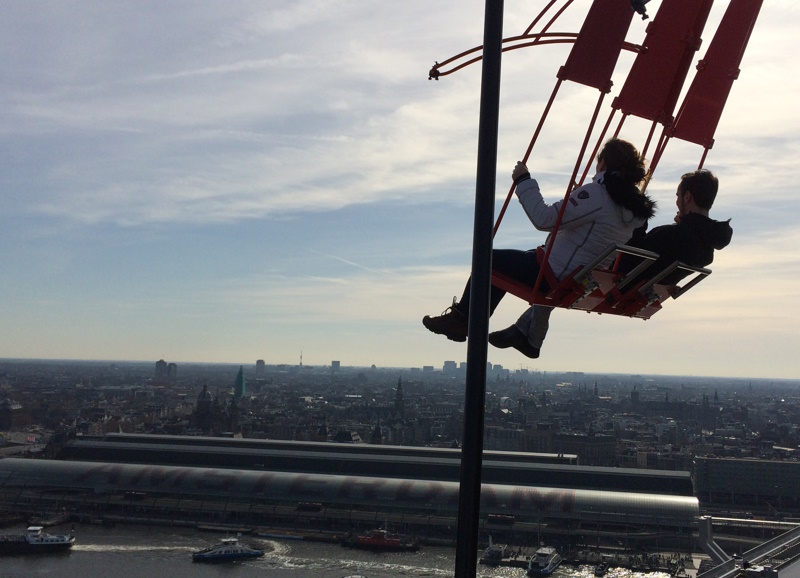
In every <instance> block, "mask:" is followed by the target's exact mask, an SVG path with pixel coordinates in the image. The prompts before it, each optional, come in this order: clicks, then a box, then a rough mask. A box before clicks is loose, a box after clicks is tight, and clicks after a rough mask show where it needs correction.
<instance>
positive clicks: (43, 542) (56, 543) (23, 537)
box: [0, 526, 75, 554]
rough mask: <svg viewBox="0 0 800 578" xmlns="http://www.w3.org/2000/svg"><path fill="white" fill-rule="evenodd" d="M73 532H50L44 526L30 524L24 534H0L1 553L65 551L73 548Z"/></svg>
mask: <svg viewBox="0 0 800 578" xmlns="http://www.w3.org/2000/svg"><path fill="white" fill-rule="evenodd" d="M74 543H75V537H74V536H73V535H72V534H48V533H46V532H45V531H44V526H28V529H27V531H26V532H25V533H24V534H5V535H2V536H0V554H38V553H48V552H64V551H68V550H69V549H70V548H72V545H73V544H74Z"/></svg>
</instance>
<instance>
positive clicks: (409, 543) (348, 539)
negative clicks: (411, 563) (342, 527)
mask: <svg viewBox="0 0 800 578" xmlns="http://www.w3.org/2000/svg"><path fill="white" fill-rule="evenodd" d="M342 546H347V547H349V548H360V549H362V550H374V551H377V552H416V551H417V550H419V540H417V539H416V538H410V537H408V536H403V535H401V534H392V533H391V532H389V531H388V530H370V531H369V532H367V533H365V534H357V535H353V534H348V535H347V536H345V538H344V540H343V541H342Z"/></svg>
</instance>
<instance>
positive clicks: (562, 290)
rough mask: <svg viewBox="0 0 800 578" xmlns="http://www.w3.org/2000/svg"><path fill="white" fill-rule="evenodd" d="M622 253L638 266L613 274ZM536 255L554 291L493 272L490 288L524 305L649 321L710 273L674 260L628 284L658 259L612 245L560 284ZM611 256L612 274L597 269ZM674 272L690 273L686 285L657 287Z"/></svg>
mask: <svg viewBox="0 0 800 578" xmlns="http://www.w3.org/2000/svg"><path fill="white" fill-rule="evenodd" d="M622 254H628V255H633V256H635V257H637V258H639V259H640V262H639V264H638V265H637V266H636V267H634V268H633V269H632V270H631V271H629V272H628V273H627V274H623V273H621V272H619V271H618V270H617V263H618V260H619V256H621V255H622ZM536 256H537V260H538V261H539V267H540V268H541V269H542V275H543V280H544V281H545V282H546V283H547V286H548V287H551V288H552V289H550V290H549V291H547V292H542V291H534V288H533V287H531V286H529V285H526V284H524V283H521V282H520V281H518V280H516V279H514V278H513V277H510V276H508V275H504V274H502V273H499V272H496V271H493V272H492V285H494V286H495V287H497V288H498V289H502V290H504V291H506V292H508V293H511V294H512V295H515V296H516V297H519V298H520V299H523V300H525V301H527V302H528V303H529V304H530V305H534V304H535V305H546V306H548V307H560V308H564V309H575V310H578V311H586V312H587V313H606V314H609V315H622V316H625V317H635V318H638V319H649V318H650V317H651V316H653V315H654V314H655V313H657V312H658V311H659V310H660V309H661V305H662V303H663V302H664V301H666V300H667V299H669V298H673V299H677V298H678V297H680V296H681V295H683V294H684V293H685V292H686V291H688V290H689V289H691V288H692V287H694V286H695V285H697V284H698V283H699V282H700V281H702V280H703V279H705V278H706V277H708V276H709V275H710V274H711V270H709V269H706V268H703V267H693V266H691V265H686V264H685V263H681V262H680V261H675V262H674V263H672V264H671V265H670V266H669V267H667V268H665V269H664V270H662V271H660V272H659V273H658V274H656V275H654V276H653V277H651V278H644V279H639V280H638V281H636V282H635V284H633V285H631V282H632V281H634V280H635V279H637V278H638V277H640V274H642V273H643V272H644V271H645V270H646V269H647V268H648V267H650V265H652V264H653V263H654V262H655V260H656V259H658V254H657V253H653V252H652V251H646V250H644V249H639V248H636V247H629V246H627V245H620V244H613V245H610V246H609V247H608V248H607V249H606V250H605V251H604V252H603V253H602V254H600V255H599V256H598V257H597V258H596V259H595V260H594V261H592V262H591V263H589V264H588V265H586V266H583V267H578V268H576V269H575V270H574V271H573V272H572V273H571V274H570V275H567V276H566V277H565V278H564V279H562V280H561V281H559V280H558V279H556V277H555V275H554V274H553V271H552V270H551V269H550V266H549V265H548V264H547V263H545V262H544V249H543V248H542V247H539V248H538V249H537V250H536ZM610 256H615V266H614V267H612V268H611V269H606V268H602V267H600V264H601V263H602V262H604V261H606V260H607V258H608V257H610ZM676 270H682V271H685V272H687V273H688V277H687V278H686V279H687V280H686V281H685V282H682V283H681V284H680V285H678V284H664V283H661V280H662V279H664V278H666V277H667V276H669V275H670V274H672V273H673V272H674V271H676Z"/></svg>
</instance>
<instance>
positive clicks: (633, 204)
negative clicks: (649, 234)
mask: <svg viewBox="0 0 800 578" xmlns="http://www.w3.org/2000/svg"><path fill="white" fill-rule="evenodd" d="M597 159H598V160H603V161H605V163H606V172H605V175H603V185H604V186H605V188H606V190H607V191H608V195H609V196H610V197H611V200H612V201H614V202H615V203H616V204H617V205H620V206H622V207H625V208H626V209H628V210H629V211H631V212H632V213H633V214H634V215H635V216H636V217H639V218H641V219H649V218H650V217H652V216H653V215H654V214H655V211H656V202H655V201H654V200H653V199H651V198H650V197H649V196H647V195H646V194H645V193H643V192H642V191H641V190H640V189H639V183H641V182H642V181H644V178H645V176H646V175H647V169H645V165H644V157H642V155H640V154H639V151H638V150H636V147H635V146H633V145H632V144H631V143H629V142H628V141H626V140H622V139H619V138H612V139H611V140H609V141H608V142H606V144H605V145H603V148H602V150H601V151H600V154H598V155H597Z"/></svg>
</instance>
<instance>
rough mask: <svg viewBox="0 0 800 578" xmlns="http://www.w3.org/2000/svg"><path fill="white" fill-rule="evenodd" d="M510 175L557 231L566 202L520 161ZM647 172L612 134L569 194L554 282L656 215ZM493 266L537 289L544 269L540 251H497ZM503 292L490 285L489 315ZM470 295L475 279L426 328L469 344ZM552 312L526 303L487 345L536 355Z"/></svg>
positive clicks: (544, 226) (544, 223) (532, 215)
mask: <svg viewBox="0 0 800 578" xmlns="http://www.w3.org/2000/svg"><path fill="white" fill-rule="evenodd" d="M512 177H513V179H514V183H515V184H516V194H517V198H518V199H519V201H520V203H521V205H522V208H523V210H524V211H525V213H526V214H527V215H528V218H529V219H530V220H531V223H533V226H534V227H536V229H538V230H540V231H548V232H549V231H552V230H553V228H554V227H555V224H556V221H557V220H558V213H559V211H560V209H561V204H562V203H563V199H562V200H561V201H558V202H555V203H553V204H547V203H546V202H545V201H544V199H543V198H542V194H541V192H540V191H539V184H538V183H537V182H536V180H535V179H532V178H531V176H530V173H529V172H528V168H527V167H526V166H525V164H524V163H521V162H519V163H517V166H516V167H515V168H514V171H513V173H512ZM644 177H645V166H644V159H643V158H642V157H641V155H640V154H639V152H638V151H637V150H636V148H635V147H634V146H633V145H632V144H631V143H629V142H627V141H624V140H622V139H611V140H609V141H608V142H607V143H606V144H605V145H604V146H603V149H602V150H601V151H600V154H598V155H597V174H596V175H595V176H594V178H593V179H592V182H591V183H587V184H586V185H584V186H582V187H580V188H577V189H575V190H574V191H572V192H571V193H570V195H569V197H568V199H567V206H566V208H565V209H564V214H563V217H562V220H561V225H560V226H559V230H558V232H557V234H556V237H555V242H554V244H553V248H552V249H551V251H550V256H549V259H548V263H549V265H550V268H551V269H552V271H553V274H554V275H555V276H556V278H557V279H559V280H560V279H563V278H564V277H566V276H567V275H569V274H570V273H571V272H572V271H574V270H575V269H576V268H577V267H579V266H581V265H585V264H586V263H589V262H590V261H592V260H593V259H594V258H596V257H597V256H598V255H599V254H600V253H602V252H603V250H605V249H606V247H608V246H609V245H610V244H611V243H624V242H626V241H627V240H628V239H630V237H631V234H632V233H633V230H634V229H636V228H638V227H640V226H641V225H643V224H644V223H645V222H646V221H647V220H648V219H649V218H650V217H652V216H653V214H654V212H655V203H654V202H653V201H652V200H651V199H650V198H649V197H648V196H647V195H645V194H643V193H642V192H641V191H640V190H639V188H638V185H639V183H641V182H642V181H643V180H644ZM610 259H612V257H609V260H610ZM608 264H610V263H607V264H604V265H608ZM492 269H493V270H494V271H497V272H499V273H503V274H505V275H507V276H509V277H512V278H514V279H516V280H517V281H519V282H521V283H524V284H526V285H531V286H532V285H533V284H534V283H535V282H536V277H537V276H538V274H539V264H538V262H537V260H536V251H535V250H531V251H520V250H517V249H495V250H493V251H492ZM541 290H542V291H543V292H546V291H548V290H549V287H547V284H546V283H544V282H543V283H542V286H541ZM504 295H505V291H502V290H501V289H498V288H497V287H494V286H493V287H492V293H491V297H490V312H494V310H495V308H496V307H497V305H498V303H500V300H501V299H502V298H503V296H504ZM469 297H470V282H469V281H467V285H466V287H465V289H464V293H463V294H462V297H461V299H460V300H459V301H458V302H456V300H455V299H453V305H452V306H451V307H449V308H448V309H447V310H445V312H444V313H443V314H442V315H439V316H436V317H430V316H427V315H426V316H425V317H424V318H423V319H422V323H423V325H425V327H426V328H428V329H429V330H430V331H432V332H433V333H438V334H441V335H444V336H445V337H447V338H448V339H451V340H453V341H465V340H466V338H467V325H468V318H467V315H468V313H469ZM551 310H552V308H550V307H544V306H539V305H535V306H533V307H531V308H529V309H528V310H527V311H526V312H525V313H524V314H523V315H522V317H520V318H519V320H518V321H517V323H515V324H514V325H512V326H510V327H508V328H506V329H504V330H502V331H497V332H494V333H491V334H490V335H489V342H490V343H491V344H492V345H494V346H495V347H501V348H505V347H514V348H516V349H517V350H519V351H520V352H521V353H523V354H524V355H526V356H528V357H531V358H536V357H539V350H540V348H541V346H542V343H543V341H544V337H545V335H546V333H547V329H548V325H549V318H550V312H551Z"/></svg>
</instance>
